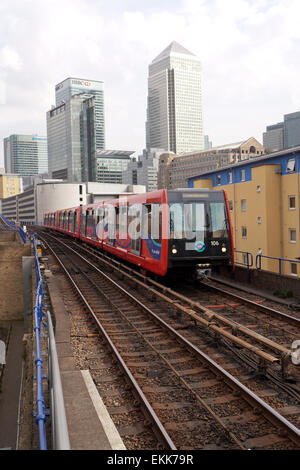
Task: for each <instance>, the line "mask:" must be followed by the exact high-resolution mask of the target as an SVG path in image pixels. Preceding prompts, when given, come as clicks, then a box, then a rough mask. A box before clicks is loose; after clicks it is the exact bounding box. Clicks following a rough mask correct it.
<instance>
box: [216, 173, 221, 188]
mask: <svg viewBox="0 0 300 470" xmlns="http://www.w3.org/2000/svg"><path fill="white" fill-rule="evenodd" d="M217 185H218V186H220V185H221V175H218V176H217Z"/></svg>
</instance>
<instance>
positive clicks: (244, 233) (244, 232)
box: [242, 227, 247, 238]
mask: <svg viewBox="0 0 300 470" xmlns="http://www.w3.org/2000/svg"><path fill="white" fill-rule="evenodd" d="M242 238H247V227H242Z"/></svg>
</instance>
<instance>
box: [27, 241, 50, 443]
mask: <svg viewBox="0 0 300 470" xmlns="http://www.w3.org/2000/svg"><path fill="white" fill-rule="evenodd" d="M31 241H32V243H33V250H34V259H35V273H36V284H37V291H36V301H35V307H34V316H35V326H34V331H35V339H36V359H35V365H36V384H37V393H36V404H37V414H36V423H37V425H38V430H39V444H40V450H47V440H46V409H45V402H44V394H43V373H42V369H43V359H42V353H41V344H40V341H41V323H42V319H43V316H44V313H43V280H42V275H41V269H40V263H39V259H38V253H37V243H36V235H35V234H34V235H33V236H32V238H31Z"/></svg>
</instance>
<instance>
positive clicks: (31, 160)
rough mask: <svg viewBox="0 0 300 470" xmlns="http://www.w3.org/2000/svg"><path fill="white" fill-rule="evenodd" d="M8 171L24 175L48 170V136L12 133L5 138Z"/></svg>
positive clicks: (5, 156)
mask: <svg viewBox="0 0 300 470" xmlns="http://www.w3.org/2000/svg"><path fill="white" fill-rule="evenodd" d="M4 164H5V171H6V173H14V174H18V175H22V176H31V175H37V174H39V173H46V172H47V171H48V152H47V137H41V136H38V135H31V134H30V135H23V134H12V135H10V136H9V137H6V138H5V139H4Z"/></svg>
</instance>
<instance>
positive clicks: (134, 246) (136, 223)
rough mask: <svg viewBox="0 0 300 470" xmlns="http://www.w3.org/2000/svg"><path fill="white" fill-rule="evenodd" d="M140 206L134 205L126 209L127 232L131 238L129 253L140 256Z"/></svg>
mask: <svg viewBox="0 0 300 470" xmlns="http://www.w3.org/2000/svg"><path fill="white" fill-rule="evenodd" d="M142 212H143V206H142V204H134V205H132V206H129V209H128V232H129V236H130V238H131V253H133V254H135V255H138V256H140V254H141V247H142V241H141V225H142Z"/></svg>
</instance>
